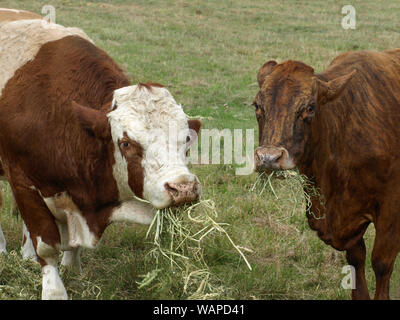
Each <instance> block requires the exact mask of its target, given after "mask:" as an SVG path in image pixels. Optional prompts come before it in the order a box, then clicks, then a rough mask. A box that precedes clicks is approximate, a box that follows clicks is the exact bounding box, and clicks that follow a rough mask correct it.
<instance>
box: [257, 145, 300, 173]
mask: <svg viewBox="0 0 400 320" xmlns="http://www.w3.org/2000/svg"><path fill="white" fill-rule="evenodd" d="M254 163H255V169H256V171H258V172H265V173H266V174H270V173H272V172H274V171H280V170H288V169H293V168H294V167H295V164H294V162H293V161H292V159H291V158H290V156H289V152H288V151H287V150H286V149H285V148H282V147H274V146H268V147H258V148H257V149H256V150H255V151H254Z"/></svg>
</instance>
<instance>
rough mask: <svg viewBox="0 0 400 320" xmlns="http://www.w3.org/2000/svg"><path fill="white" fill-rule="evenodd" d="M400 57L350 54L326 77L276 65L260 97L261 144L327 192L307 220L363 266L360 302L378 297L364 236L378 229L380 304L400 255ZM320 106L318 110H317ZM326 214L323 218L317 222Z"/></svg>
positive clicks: (294, 65) (396, 53)
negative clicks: (276, 149) (367, 271)
mask: <svg viewBox="0 0 400 320" xmlns="http://www.w3.org/2000/svg"><path fill="white" fill-rule="evenodd" d="M399 74H400V50H391V51H385V52H382V53H377V52H367V51H361V52H350V53H346V54H343V55H340V56H339V57H337V58H336V59H335V60H334V61H333V62H332V63H331V64H330V66H329V67H328V68H327V70H325V71H324V72H322V73H321V74H314V70H313V69H312V68H311V67H309V66H306V65H304V64H303V63H301V62H296V61H287V62H284V63H281V64H279V65H276V66H275V67H274V68H273V70H272V71H271V73H270V74H269V75H267V76H266V77H265V79H264V80H263V81H261V84H260V91H259V93H258V94H257V96H256V98H255V104H256V105H257V112H256V113H257V119H258V123H259V129H260V146H270V145H273V146H282V147H285V148H286V149H287V150H288V151H289V154H290V155H291V156H292V157H293V158H294V160H295V163H296V165H297V166H298V168H299V170H300V173H302V174H305V175H306V176H307V177H309V178H310V179H311V180H312V181H313V183H314V184H315V186H316V187H317V188H318V189H319V190H320V192H321V194H322V197H323V201H324V202H323V203H321V199H320V198H314V199H313V205H312V212H308V213H307V217H308V220H309V224H310V227H311V228H312V229H313V230H316V231H317V232H318V236H319V237H320V238H321V239H322V240H323V241H325V242H326V243H327V244H330V245H332V246H333V247H334V248H336V249H338V250H346V251H347V256H346V257H347V260H348V263H349V264H352V265H353V266H354V267H355V268H356V280H357V281H356V285H357V287H356V290H353V298H360V299H367V298H369V294H368V288H367V286H366V281H365V275H364V266H365V244H364V240H363V235H364V232H365V230H366V229H367V227H368V225H369V224H370V223H371V222H372V223H373V224H374V225H375V228H376V239H375V244H374V249H373V253H372V264H373V269H374V271H375V275H376V283H377V284H376V292H375V298H377V299H386V298H389V280H390V274H391V272H392V269H393V265H394V261H395V259H396V256H397V253H398V251H399V250H400V216H399V214H398V210H399V208H400V201H399V197H398V195H397V194H398V192H400V182H399V181H400V159H399V154H400V126H399V119H400V77H399ZM312 105H315V110H314V111H313V108H309V106H312ZM315 217H323V219H315Z"/></svg>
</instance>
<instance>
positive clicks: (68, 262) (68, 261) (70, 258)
mask: <svg viewBox="0 0 400 320" xmlns="http://www.w3.org/2000/svg"><path fill="white" fill-rule="evenodd" d="M80 254H81V247H76V248H72V250H68V251H64V253H63V257H62V260H61V265H63V266H64V267H67V268H71V269H73V270H75V271H76V272H79V273H81V272H82V267H81V257H80Z"/></svg>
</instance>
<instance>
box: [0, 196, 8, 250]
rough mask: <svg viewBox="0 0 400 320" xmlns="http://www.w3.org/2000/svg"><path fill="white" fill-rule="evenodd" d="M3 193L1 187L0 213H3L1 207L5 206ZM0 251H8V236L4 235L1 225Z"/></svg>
mask: <svg viewBox="0 0 400 320" xmlns="http://www.w3.org/2000/svg"><path fill="white" fill-rule="evenodd" d="M3 203H4V201H3V195H2V193H1V189H0V213H1V209H2V208H3ZM0 253H7V249H6V238H5V237H4V234H3V230H1V226H0Z"/></svg>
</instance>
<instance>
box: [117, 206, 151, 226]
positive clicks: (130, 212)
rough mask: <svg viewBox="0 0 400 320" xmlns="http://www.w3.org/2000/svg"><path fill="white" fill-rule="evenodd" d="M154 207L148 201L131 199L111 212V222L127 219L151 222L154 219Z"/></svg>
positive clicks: (142, 222) (141, 222)
mask: <svg viewBox="0 0 400 320" xmlns="http://www.w3.org/2000/svg"><path fill="white" fill-rule="evenodd" d="M153 217H154V211H153V207H152V206H151V205H149V204H147V203H143V202H139V201H138V200H131V201H125V202H123V203H122V204H121V205H120V206H119V207H117V208H115V209H114V210H113V212H112V214H111V217H110V222H116V221H127V222H134V223H140V224H150V223H151V221H153Z"/></svg>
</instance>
